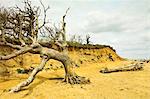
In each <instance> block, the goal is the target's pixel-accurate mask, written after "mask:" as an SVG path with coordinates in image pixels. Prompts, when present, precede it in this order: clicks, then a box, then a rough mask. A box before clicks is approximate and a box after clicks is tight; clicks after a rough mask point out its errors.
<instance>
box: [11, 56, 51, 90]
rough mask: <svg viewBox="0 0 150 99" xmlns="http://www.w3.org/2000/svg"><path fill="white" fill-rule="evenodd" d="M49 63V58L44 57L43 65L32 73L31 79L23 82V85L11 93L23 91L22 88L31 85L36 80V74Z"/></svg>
mask: <svg viewBox="0 0 150 99" xmlns="http://www.w3.org/2000/svg"><path fill="white" fill-rule="evenodd" d="M47 61H48V57H47V56H43V57H42V61H41V64H40V65H39V66H38V67H36V68H35V69H34V70H33V71H32V73H31V75H30V76H29V78H28V79H27V80H25V81H23V82H22V83H20V84H18V85H17V86H16V87H14V88H12V89H10V92H11V93H12V92H18V91H20V90H21V88H22V87H25V86H28V85H29V84H30V83H32V82H33V80H34V79H35V76H36V74H37V73H38V72H39V71H41V70H42V69H43V68H44V66H45V64H46V62H47Z"/></svg>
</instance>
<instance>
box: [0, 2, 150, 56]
mask: <svg viewBox="0 0 150 99" xmlns="http://www.w3.org/2000/svg"><path fill="white" fill-rule="evenodd" d="M22 1H23V0H0V2H1V3H0V6H5V7H9V6H14V5H18V6H23V3H22ZM31 1H32V3H33V5H37V6H40V3H39V0H31ZM41 1H42V2H43V4H44V5H45V6H50V9H49V11H48V12H47V19H48V20H49V21H50V22H52V23H60V21H61V19H62V16H63V15H64V13H65V11H66V9H67V8H68V7H70V10H69V12H68V14H67V17H66V22H67V27H66V30H67V34H68V37H70V36H71V35H74V34H76V35H81V37H85V35H87V34H89V35H90V36H91V39H90V40H91V42H92V43H93V44H105V45H110V46H112V47H113V48H114V49H116V51H117V53H118V54H119V55H120V56H122V57H125V58H130V59H149V58H150V0H41ZM41 18H42V16H41Z"/></svg>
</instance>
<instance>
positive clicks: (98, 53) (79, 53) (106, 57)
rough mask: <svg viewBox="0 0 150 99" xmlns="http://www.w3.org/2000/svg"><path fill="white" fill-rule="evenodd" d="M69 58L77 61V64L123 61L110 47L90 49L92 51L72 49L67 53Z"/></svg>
mask: <svg viewBox="0 0 150 99" xmlns="http://www.w3.org/2000/svg"><path fill="white" fill-rule="evenodd" d="M69 55H70V57H71V58H72V59H73V60H75V61H77V63H83V62H109V61H117V60H123V58H121V57H120V56H118V55H117V53H116V52H115V51H114V50H112V49H111V48H110V47H104V48H99V49H98V48H95V49H94V48H92V49H88V48H87V49H82V48H80V49H76V48H75V49H72V50H70V51H69Z"/></svg>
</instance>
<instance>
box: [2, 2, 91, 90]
mask: <svg viewBox="0 0 150 99" xmlns="http://www.w3.org/2000/svg"><path fill="white" fill-rule="evenodd" d="M24 4H25V6H24V9H21V8H19V7H18V6H17V7H16V8H15V9H14V8H13V9H4V8H1V12H0V18H5V20H4V21H0V31H1V36H0V37H1V40H0V45H1V46H3V45H4V46H9V47H11V48H13V49H14V50H15V52H13V53H12V54H9V55H6V56H0V60H9V59H12V58H14V57H17V56H19V55H22V54H25V53H28V52H29V53H32V54H40V57H41V63H40V65H39V66H38V67H36V68H34V70H33V71H32V73H31V74H30V76H29V78H28V79H27V80H25V81H23V82H21V83H20V84H18V85H17V86H15V87H13V88H11V89H10V92H18V91H20V90H21V89H22V87H25V86H28V85H29V84H30V83H32V82H33V80H34V79H35V76H36V74H37V73H38V72H39V71H41V70H42V69H43V68H44V66H45V64H46V62H47V61H49V60H50V59H54V60H57V61H60V62H61V63H62V64H63V65H64V69H65V77H64V81H65V82H67V83H70V84H85V83H89V82H90V81H89V79H87V78H85V77H81V76H78V75H77V74H76V73H75V72H74V71H73V65H74V62H73V61H72V60H71V59H70V57H68V55H67V54H65V52H66V51H67V50H66V46H67V43H66V34H65V25H66V23H65V17H66V14H65V15H64V16H63V21H62V28H61V29H59V31H58V32H60V33H58V34H59V35H62V38H63V39H62V42H61V43H60V42H57V40H56V43H58V44H59V46H61V47H62V48H63V52H60V51H57V50H55V49H52V48H46V47H43V46H42V45H41V44H40V43H39V42H38V33H39V30H40V29H42V28H43V27H44V26H45V23H46V21H45V19H46V11H47V10H48V8H45V7H44V5H43V4H42V3H41V4H42V6H43V8H44V14H45V15H44V16H45V17H44V22H43V24H42V25H39V23H38V19H39V7H35V6H34V7H32V6H31V2H30V1H28V0H26V1H25V2H24ZM67 11H68V10H67ZM67 11H66V13H67ZM59 37H60V36H58V38H59Z"/></svg>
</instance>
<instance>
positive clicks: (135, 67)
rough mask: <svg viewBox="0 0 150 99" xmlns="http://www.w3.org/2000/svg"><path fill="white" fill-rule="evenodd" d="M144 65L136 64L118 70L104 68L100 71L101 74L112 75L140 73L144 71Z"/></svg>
mask: <svg viewBox="0 0 150 99" xmlns="http://www.w3.org/2000/svg"><path fill="white" fill-rule="evenodd" d="M143 66H144V64H143V63H135V64H131V65H128V66H123V67H117V68H110V69H109V68H107V67H106V68H104V69H102V70H100V72H101V73H112V72H123V71H139V70H143Z"/></svg>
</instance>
